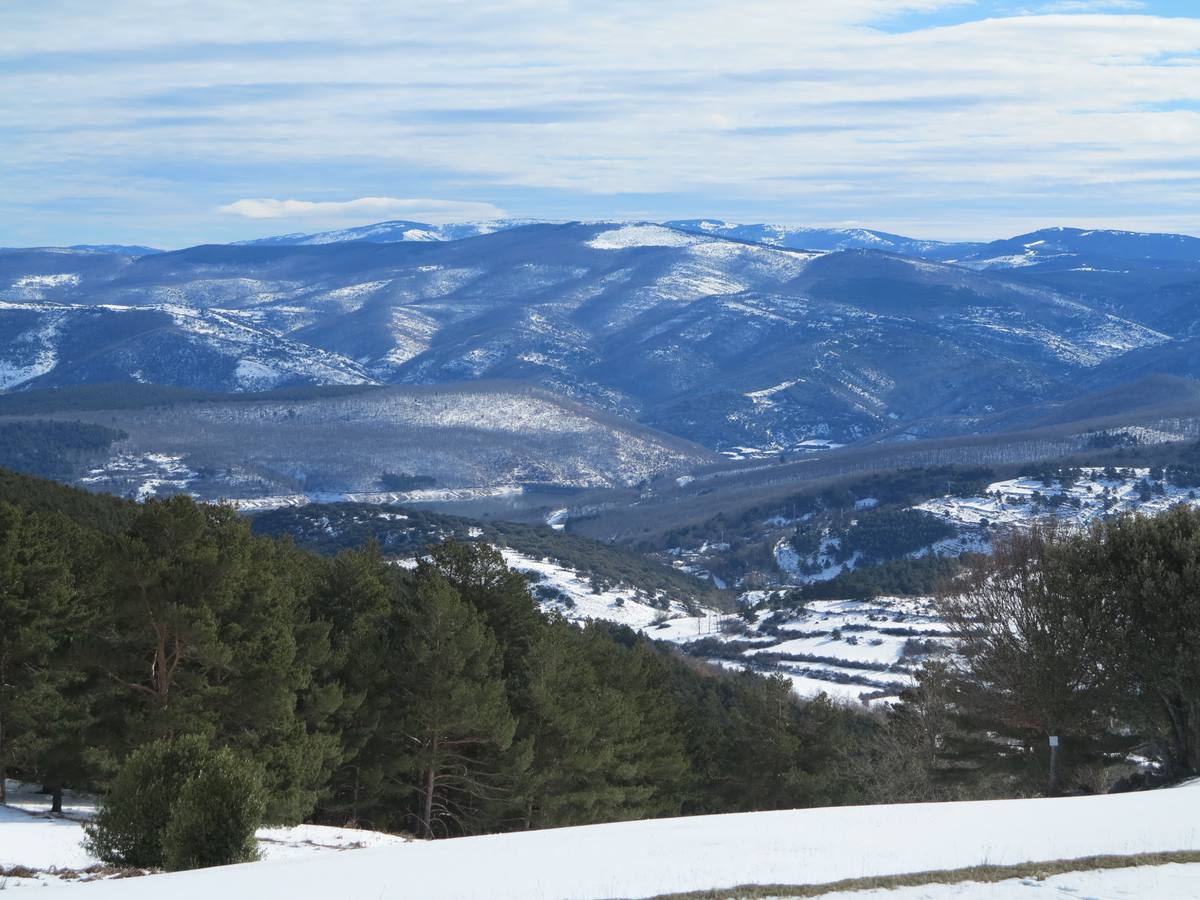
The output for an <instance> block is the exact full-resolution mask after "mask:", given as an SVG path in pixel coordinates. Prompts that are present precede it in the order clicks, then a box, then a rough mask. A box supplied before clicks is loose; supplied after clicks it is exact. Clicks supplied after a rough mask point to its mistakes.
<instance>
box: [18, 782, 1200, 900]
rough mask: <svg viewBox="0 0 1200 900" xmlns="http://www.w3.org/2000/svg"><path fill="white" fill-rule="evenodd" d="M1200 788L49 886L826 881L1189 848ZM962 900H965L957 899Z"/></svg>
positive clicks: (1195, 845)
mask: <svg viewBox="0 0 1200 900" xmlns="http://www.w3.org/2000/svg"><path fill="white" fill-rule="evenodd" d="M1198 791H1200V787H1198V786H1197V785H1196V784H1194V783H1193V784H1189V785H1185V786H1182V787H1178V788H1171V789H1164V790H1159V791H1153V792H1146V793H1138V794H1122V795H1109V796H1097V797H1078V798H1069V799H1056V800H1002V801H989V802H975V803H939V804H907V805H898V806H873V807H843V808H832V809H808V810H796V811H789V812H767V813H745V814H738V815H724V816H698V817H693V818H680V819H659V820H651V821H642V822H625V823H620V824H613V825H593V826H588V827H583V828H560V829H552V830H548V831H536V832H525V833H520V834H506V835H496V836H487V837H476V838H459V839H455V840H446V841H435V842H430V843H424V842H413V843H408V844H403V845H399V846H390V847H381V848H377V849H366V850H357V851H353V852H347V853H335V854H331V855H323V856H314V857H311V858H308V859H288V860H278V861H272V860H267V861H265V862H259V863H248V864H245V865H239V866H228V867H224V868H216V869H207V870H201V871H195V872H184V873H177V874H171V875H153V876H146V877H142V878H131V879H126V880H121V881H106V882H97V883H93V884H89V885H86V886H71V887H63V888H54V889H50V890H52V891H58V890H61V891H63V892H67V891H76V892H78V894H79V896H80V897H96V898H103V897H114V898H129V900H137V898H141V897H146V898H154V900H160V898H162V897H164V896H169V897H171V898H174V900H193V898H195V900H201V898H203V900H209V898H213V897H230V898H233V897H264V896H278V897H288V898H291V900H330V898H333V897H354V898H357V897H363V898H368V897H369V898H372V900H389V898H401V897H403V898H410V897H420V898H423V900H438V898H472V897H489V898H494V900H505V898H513V900H529V898H579V900H582V898H605V897H652V896H656V895H658V894H663V893H668V892H675V891H687V890H704V889H718V888H730V887H733V886H736V885H743V884H793V885H800V884H822V883H829V882H833V881H838V880H842V879H852V878H860V877H865V876H871V875H893V874H903V873H914V872H922V871H931V870H944V869H958V868H964V867H967V866H973V865H978V864H982V863H990V864H995V865H1005V864H1016V863H1024V862H1028V861H1046V860H1056V859H1078V858H1083V857H1088V856H1097V855H1110V854H1134V853H1147V852H1163V851H1178V850H1200V823H1198V822H1197V819H1196V816H1195V808H1196V803H1197V798H1198ZM4 827H5V826H3V825H0V830H2V829H3V828H4ZM2 838H3V834H2V832H0V839H2ZM0 846H3V843H2V840H0ZM1195 868H1200V867H1194V868H1193V871H1192V875H1193V877H1195V874H1194V873H1195ZM1135 883H1137V882H1135ZM1192 883H1193V884H1195V883H1196V882H1194V881H1193V882H1192ZM966 895H969V896H975V895H974V894H960V896H966ZM51 896H57V894H56V893H51ZM780 896H785V897H786V896H787V894H786V892H781V894H780ZM910 896H912V895H910ZM916 896H928V895H922V894H917V895H916ZM937 896H945V894H941V895H937ZM1140 896H1150V895H1148V894H1144V893H1143V894H1141V895H1140ZM1175 896H1176V897H1186V896H1195V895H1194V894H1191V895H1189V894H1182V895H1180V894H1176V895H1175Z"/></svg>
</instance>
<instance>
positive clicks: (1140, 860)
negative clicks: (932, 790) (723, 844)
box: [652, 850, 1200, 900]
mask: <svg viewBox="0 0 1200 900" xmlns="http://www.w3.org/2000/svg"><path fill="white" fill-rule="evenodd" d="M1172 863H1200V850H1177V851H1171V852H1163V853H1136V854H1133V855H1130V856H1085V857H1082V858H1080V859H1056V860H1050V861H1047V862H1025V863H1017V864H1015V865H1010V866H992V865H980V866H968V867H966V868H963V869H943V870H941V871H936V872H911V873H908V874H905V875H875V876H869V877H866V878H847V879H845V880H843V881H832V882H826V883H825V884H744V885H740V886H738V887H732V888H717V889H713V890H705V891H685V892H684V893H680V894H660V895H658V896H657V897H654V898H652V900H733V898H737V900H753V898H757V897H762V898H766V897H777V898H779V900H791V898H802V897H824V896H825V895H827V894H837V893H841V892H844V891H867V890H892V889H894V888H904V887H924V886H926V885H933V884H963V883H966V882H975V883H977V884H990V883H994V882H997V881H1008V880H1009V879H1013V878H1036V879H1038V880H1039V881H1040V880H1041V879H1044V878H1049V877H1050V876H1052V875H1068V874H1070V873H1072V872H1095V871H1098V870H1101V869H1129V868H1136V867H1139V866H1165V865H1170V864H1172Z"/></svg>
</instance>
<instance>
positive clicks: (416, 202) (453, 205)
mask: <svg viewBox="0 0 1200 900" xmlns="http://www.w3.org/2000/svg"><path fill="white" fill-rule="evenodd" d="M220 211H221V212H223V213H229V214H232V215H236V216H243V217H245V218H247V219H302V220H304V221H306V222H337V223H349V222H375V221H378V220H379V219H382V218H405V219H414V220H416V221H419V222H429V223H430V224H434V225H441V224H443V223H446V222H461V221H465V220H472V219H497V218H503V217H504V216H505V215H506V214H505V212H504V210H502V209H500V208H499V207H498V206H495V205H493V204H491V203H477V202H471V201H462V200H430V199H425V198H422V199H401V198H399V197H359V198H357V199H356V200H274V199H269V198H259V199H246V200H235V201H234V202H233V203H228V204H226V205H224V206H222V207H220Z"/></svg>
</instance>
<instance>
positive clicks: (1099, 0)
mask: <svg viewBox="0 0 1200 900" xmlns="http://www.w3.org/2000/svg"><path fill="white" fill-rule="evenodd" d="M1145 8H1146V4H1145V3H1143V2H1142V0H1056V2H1053V3H1043V4H1041V5H1039V6H1035V7H1033V8H1032V10H1031V12H1037V13H1098V12H1133V11H1141V10H1144V9H1145Z"/></svg>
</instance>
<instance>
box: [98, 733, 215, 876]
mask: <svg viewBox="0 0 1200 900" xmlns="http://www.w3.org/2000/svg"><path fill="white" fill-rule="evenodd" d="M208 752H209V751H208V746H207V743H206V742H205V741H204V740H203V739H202V738H199V737H184V738H180V739H179V740H177V741H175V742H173V743H167V742H156V743H153V744H146V745H145V746H143V747H139V748H138V749H137V750H135V751H133V753H131V754H130V755H129V758H128V759H126V760H125V764H124V765H123V766H121V769H120V771H118V772H117V775H116V777H115V778H114V779H113V781H112V784H110V785H109V790H108V793H107V794H106V795H105V797H104V801H103V803H102V804H101V806H100V810H99V812H98V813H97V814H96V817H95V818H94V819H92V821H91V822H89V823H88V824H87V825H86V826H85V829H86V831H87V838H86V846H87V849H88V852H89V853H92V854H93V855H95V856H97V857H99V858H100V859H101V860H103V861H104V862H106V863H109V864H111V865H114V866H124V867H130V868H137V869H156V868H159V867H161V866H162V836H163V833H164V832H165V831H166V829H167V825H168V823H169V822H170V820H171V813H172V811H173V809H174V806H175V800H176V798H178V796H179V793H180V791H181V790H182V789H183V785H184V784H185V783H186V782H187V780H188V779H189V778H191V777H192V776H193V775H194V774H195V773H196V772H198V771H199V770H200V766H201V764H202V761H203V759H204V757H205V756H206V755H207V754H208Z"/></svg>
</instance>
